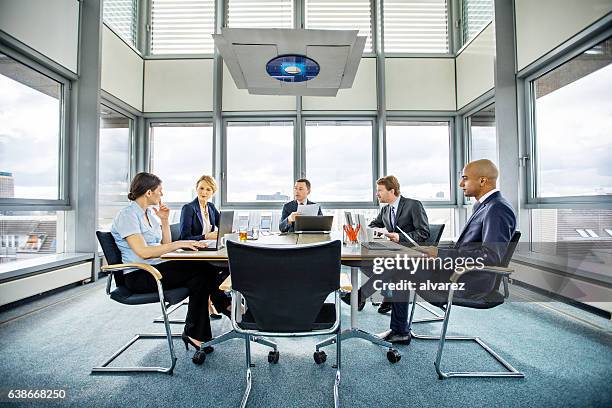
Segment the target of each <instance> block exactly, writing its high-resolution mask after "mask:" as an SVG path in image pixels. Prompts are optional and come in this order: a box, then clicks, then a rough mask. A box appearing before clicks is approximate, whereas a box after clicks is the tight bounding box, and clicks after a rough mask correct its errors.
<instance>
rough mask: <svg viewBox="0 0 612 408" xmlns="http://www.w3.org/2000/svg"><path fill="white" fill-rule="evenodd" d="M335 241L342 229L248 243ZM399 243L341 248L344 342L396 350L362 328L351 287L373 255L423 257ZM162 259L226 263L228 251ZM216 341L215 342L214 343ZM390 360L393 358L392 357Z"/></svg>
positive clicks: (226, 284) (176, 253)
mask: <svg viewBox="0 0 612 408" xmlns="http://www.w3.org/2000/svg"><path fill="white" fill-rule="evenodd" d="M228 239H232V240H237V239H238V236H237V234H231V235H230V236H229V237H228ZM332 240H341V241H342V240H343V236H342V233H341V232H332V233H329V234H294V233H288V234H279V233H269V234H266V235H264V234H260V236H259V238H258V239H257V240H248V241H246V243H247V244H250V245H256V246H272V247H274V246H279V245H292V246H300V245H310V244H316V243H321V242H327V241H332ZM395 245H397V248H396V250H393V251H389V250H369V249H366V248H365V247H363V246H362V245H360V244H358V243H357V244H348V245H347V244H343V245H342V251H341V255H340V259H341V262H342V264H343V265H345V266H349V267H350V268H351V277H350V284H348V282H346V280H345V279H343V278H342V276H346V275H345V274H342V275H341V278H342V279H341V288H342V289H343V290H345V291H349V290H350V292H351V295H350V296H351V301H350V305H351V312H350V316H351V327H350V328H349V329H346V330H343V331H342V334H341V339H342V341H344V340H348V339H350V338H360V339H363V340H367V341H370V342H372V343H374V344H377V345H379V346H381V347H385V348H388V349H389V350H390V352H391V351H393V352H394V353H397V352H396V351H395V350H393V345H392V344H391V343H389V342H387V341H385V340H383V339H381V338H380V337H378V336H376V335H374V334H371V333H369V332H367V331H365V330H362V329H360V328H359V327H358V323H357V314H358V304H359V299H358V291H357V290H351V289H352V288H359V271H360V267H367V266H370V265H372V263H373V261H374V258H379V257H395V256H396V255H397V254H399V255H401V256H403V255H404V254H405V255H407V256H409V257H422V256H423V254H422V253H420V252H418V251H415V250H414V249H410V248H407V247H404V246H401V245H399V244H395ZM161 258H162V259H165V260H198V261H207V262H209V263H212V264H216V265H220V266H227V263H228V256H227V250H226V249H225V247H223V248H221V249H219V250H208V251H186V250H185V251H184V250H178V251H174V252H169V253H167V254H165V255H162V256H161ZM220 288H221V289H223V290H229V289H231V276H229V277H228V278H227V279H226V280H225V281H224V282H223V283H222V284H221V285H220ZM219 340H221V339H219ZM335 341H336V340H335V338H330V339H328V340H325V341H324V342H321V343H319V344H317V351H318V350H319V348H320V347H325V346H327V345H330V344H333V343H335ZM215 343H216V342H215ZM388 357H389V355H388ZM390 360H391V358H390Z"/></svg>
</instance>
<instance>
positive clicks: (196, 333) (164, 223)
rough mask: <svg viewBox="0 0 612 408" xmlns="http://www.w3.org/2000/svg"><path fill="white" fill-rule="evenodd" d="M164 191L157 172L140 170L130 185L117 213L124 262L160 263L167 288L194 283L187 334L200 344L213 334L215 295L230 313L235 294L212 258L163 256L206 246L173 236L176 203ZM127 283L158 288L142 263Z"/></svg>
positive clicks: (137, 288)
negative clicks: (166, 200) (220, 280)
mask: <svg viewBox="0 0 612 408" xmlns="http://www.w3.org/2000/svg"><path fill="white" fill-rule="evenodd" d="M162 196H163V193H162V186H161V180H160V179H159V177H157V176H155V175H154V174H151V173H144V172H143V173H138V174H137V175H136V176H135V177H134V179H133V180H132V183H131V185H130V193H129V194H128V198H129V199H130V201H131V203H130V205H128V206H127V207H126V208H124V209H122V210H121V211H120V212H119V214H117V216H116V217H115V219H114V220H113V225H112V227H111V233H112V234H113V237H114V238H115V242H116V243H117V246H118V247H119V250H120V251H121V258H122V262H123V263H133V262H146V263H148V264H152V265H155V268H157V270H159V272H160V273H161V275H162V279H161V284H162V287H163V288H164V289H173V288H177V287H186V288H188V289H189V306H188V309H187V317H186V318H185V330H184V331H183V336H182V337H183V341H184V342H185V347H186V348H187V347H188V344H191V345H192V346H193V347H195V348H196V350H198V349H199V347H200V345H201V344H202V342H205V341H208V340H210V339H212V332H211V329H210V320H209V317H208V297H209V295H210V296H211V298H212V301H213V303H214V304H215V306H216V307H217V310H220V311H223V313H225V314H229V311H228V310H229V305H230V299H229V298H228V297H226V296H224V295H223V294H222V293H220V292H219V291H218V290H215V289H217V287H216V285H217V283H216V282H215V271H214V269H213V268H212V267H211V266H210V265H209V264H208V263H205V262H199V261H163V260H161V259H159V257H160V256H161V255H163V254H166V253H168V252H172V251H175V250H177V249H179V248H184V249H191V250H197V249H198V248H202V247H205V246H206V245H205V244H203V243H200V242H198V241H194V240H182V241H175V242H172V240H171V238H170V224H169V222H168V216H169V215H170V209H169V208H168V207H167V206H165V205H164V204H162V202H161V198H162ZM152 206H159V208H156V207H152ZM154 215H156V216H157V218H159V220H160V221H161V222H160V221H158V220H157V218H156V217H155V216H154ZM125 286H127V288H128V289H130V290H131V291H132V292H134V293H150V292H156V291H157V286H156V283H155V281H154V280H153V278H152V277H151V276H150V275H149V273H148V272H146V271H143V270H140V269H138V270H134V271H132V272H127V273H126V274H125ZM204 351H205V352H207V353H208V352H212V351H213V348H212V347H207V348H205V349H204ZM194 362H195V360H194Z"/></svg>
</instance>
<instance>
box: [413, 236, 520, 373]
mask: <svg viewBox="0 0 612 408" xmlns="http://www.w3.org/2000/svg"><path fill="white" fill-rule="evenodd" d="M520 238H521V233H520V232H519V231H515V232H514V234H513V235H512V238H511V239H510V242H509V243H508V247H507V249H506V253H505V254H504V258H503V259H502V260H501V262H500V266H486V267H485V268H483V269H476V268H472V269H466V270H465V271H463V272H457V271H455V272H454V273H453V275H452V276H451V278H450V281H451V282H454V283H457V282H460V281H461V279H462V278H463V277H464V276H466V275H468V274H471V273H487V274H493V275H495V284H494V289H493V290H492V291H491V292H489V293H486V294H482V295H483V296H481V297H479V298H460V297H453V295H454V290H453V289H452V288H451V289H450V290H449V291H422V290H417V293H418V295H419V296H420V297H421V298H423V299H424V300H425V301H427V302H428V303H430V304H432V305H434V306H437V307H439V308H441V309H443V310H444V321H443V323H442V331H441V333H440V336H429V335H421V334H416V333H411V334H412V337H414V338H417V339H422V340H438V341H439V343H438V351H437V354H436V361H435V362H434V365H435V367H436V372H437V373H438V378H439V379H441V380H442V379H445V378H451V377H514V378H524V377H525V374H523V373H521V372H519V371H518V370H517V369H516V368H514V367H513V366H512V365H511V364H510V363H508V362H507V361H506V360H504V359H503V358H502V357H501V356H500V355H499V354H497V353H496V352H495V351H493V350H492V349H491V348H490V347H489V346H488V345H487V344H485V343H484V342H483V341H482V340H481V339H480V338H479V337H471V336H448V337H447V336H446V331H447V328H448V321H449V318H450V312H451V306H453V305H454V306H462V307H468V308H472V309H492V308H494V307H497V306H499V305H501V304H503V303H504V301H505V300H506V299H507V298H508V296H509V291H508V277H509V276H510V274H511V273H512V272H513V270H512V269H510V268H508V265H509V264H510V260H511V259H512V255H514V251H515V249H516V246H517V245H518V241H519V240H520ZM502 283H503V286H504V293H503V294H502V293H500V292H499V287H500V285H501V284H502ZM413 316H414V301H413V307H412V309H411V312H410V318H409V321H408V327H409V328H410V327H411V324H412V318H413ZM446 340H457V341H475V342H476V343H477V344H478V345H479V346H481V347H482V348H483V349H484V350H485V351H487V352H488V353H489V354H490V355H491V356H493V357H494V358H495V359H496V360H497V361H498V362H499V363H500V364H502V365H503V366H504V367H505V368H506V370H507V371H492V372H491V371H488V372H480V371H461V372H444V371H442V369H441V363H442V351H443V349H444V343H445V341H446Z"/></svg>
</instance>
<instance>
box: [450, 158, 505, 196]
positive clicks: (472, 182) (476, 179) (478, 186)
mask: <svg viewBox="0 0 612 408" xmlns="http://www.w3.org/2000/svg"><path fill="white" fill-rule="evenodd" d="M498 175H499V172H498V171H497V167H496V166H495V164H493V162H492V161H491V160H488V159H481V160H475V161H473V162H470V163H468V164H466V165H465V167H464V168H463V175H462V176H461V183H460V184H459V186H461V188H462V189H463V192H464V194H465V196H466V197H475V198H476V199H477V200H478V199H479V198H480V197H482V196H483V195H485V194H486V193H488V192H489V191H491V190H493V189H494V188H496V187H497V177H498Z"/></svg>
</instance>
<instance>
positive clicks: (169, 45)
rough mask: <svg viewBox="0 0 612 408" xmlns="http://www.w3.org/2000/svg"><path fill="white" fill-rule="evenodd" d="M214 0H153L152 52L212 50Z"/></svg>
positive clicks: (195, 52)
mask: <svg viewBox="0 0 612 408" xmlns="http://www.w3.org/2000/svg"><path fill="white" fill-rule="evenodd" d="M214 32H215V2H214V1H213V0H152V1H151V54H212V53H213V52H214V42H213V39H212V36H211V34H214Z"/></svg>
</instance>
